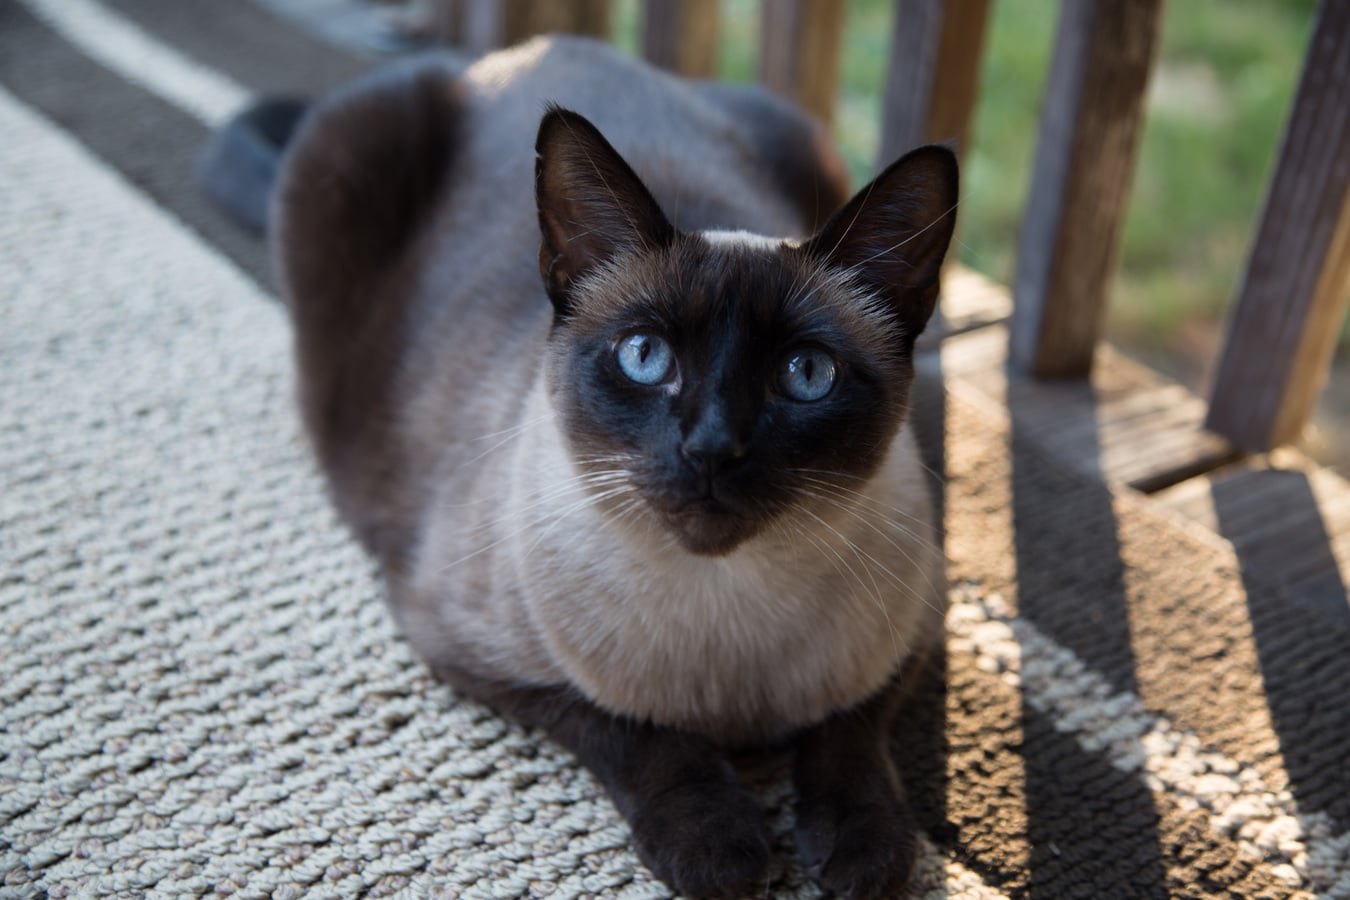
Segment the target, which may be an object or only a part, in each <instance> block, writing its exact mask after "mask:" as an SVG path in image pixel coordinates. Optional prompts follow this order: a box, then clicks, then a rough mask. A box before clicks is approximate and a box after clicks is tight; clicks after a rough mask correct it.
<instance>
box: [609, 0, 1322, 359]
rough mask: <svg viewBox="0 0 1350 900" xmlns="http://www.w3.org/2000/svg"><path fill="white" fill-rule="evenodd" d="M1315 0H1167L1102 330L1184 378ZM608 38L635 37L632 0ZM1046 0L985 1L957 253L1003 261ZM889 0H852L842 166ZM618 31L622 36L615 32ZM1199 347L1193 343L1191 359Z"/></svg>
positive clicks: (1241, 244) (875, 118)
mask: <svg viewBox="0 0 1350 900" xmlns="http://www.w3.org/2000/svg"><path fill="white" fill-rule="evenodd" d="M1314 6H1315V2H1314V0H1173V2H1172V3H1170V4H1168V6H1167V7H1166V13H1165V18H1164V22H1163V32H1162V41H1161V47H1160V50H1159V54H1158V61H1157V65H1156V66H1155V69H1154V73H1153V83H1152V85H1151V89H1150V93H1149V102H1148V109H1147V118H1146V122H1145V128H1144V133H1143V137H1142V144H1141V147H1140V154H1139V164H1138V170H1137V172H1136V175H1135V180H1134V185H1133V193H1132V195H1131V199H1130V205H1129V213H1128V217H1127V219H1126V222H1125V229H1124V235H1123V239H1122V247H1121V254H1120V261H1121V262H1120V270H1119V273H1118V275H1117V277H1116V279H1115V281H1114V283H1113V285H1112V289H1111V306H1110V315H1109V324H1108V332H1109V335H1110V336H1111V337H1112V339H1114V340H1116V341H1118V342H1120V343H1122V344H1124V345H1125V346H1126V347H1127V348H1130V349H1132V350H1134V351H1136V352H1139V353H1141V354H1143V355H1144V356H1146V357H1147V358H1149V359H1150V361H1152V362H1153V363H1154V364H1157V365H1161V366H1163V367H1164V368H1166V369H1169V370H1171V371H1173V372H1174V373H1176V374H1179V375H1183V376H1190V377H1191V378H1192V380H1194V379H1195V377H1196V376H1197V375H1198V373H1199V372H1201V371H1203V370H1204V369H1205V368H1206V367H1207V365H1208V363H1209V359H1208V358H1207V357H1208V356H1209V355H1212V353H1213V345H1214V342H1215V340H1216V337H1215V336H1216V335H1217V334H1218V332H1219V331H1220V329H1221V326H1222V321H1223V317H1224V315H1225V311H1226V309H1227V307H1228V304H1229V302H1230V300H1231V297H1232V295H1233V292H1234V290H1235V287H1236V284H1237V279H1238V278H1239V276H1240V274H1241V271H1242V266H1243V263H1244V260H1245V257H1246V253H1247V243H1248V240H1249V238H1250V234H1251V231H1252V227H1253V224H1254V221H1255V218H1256V215H1257V213H1258V211H1259V209H1260V205H1261V201H1262V197H1263V195H1264V190H1265V184H1266V181H1267V179H1268V177H1269V170H1270V166H1271V162H1272V160H1273V158H1274V154H1275V150H1276V148H1277V146H1278V141H1279V136H1280V133H1281V131H1282V129H1283V127H1284V120H1285V116H1286V115H1287V112H1288V106H1289V101H1290V98H1291V97H1292V95H1293V90H1294V87H1295V85H1296V83H1297V79H1298V75H1299V71H1300V66H1301V62H1302V57H1303V53H1304V51H1305V49H1306V43H1307V39H1308V34H1309V28H1310V25H1311V21H1312V13H1313V8H1314ZM758 8H759V4H758V3H755V2H753V0H724V2H723V33H722V47H721V49H720V53H721V66H720V72H719V74H720V76H721V77H723V78H728V79H732V80H737V81H749V80H752V79H753V78H754V77H755V70H756V49H755V43H756V18H757V14H758ZM618 9H619V15H618V16H617V23H618V31H619V43H620V45H621V46H628V47H629V48H630V49H631V48H634V47H635V46H636V38H635V37H634V35H635V31H636V23H637V18H638V12H637V3H636V2H635V0H621V2H620V3H619V5H618ZM1057 14H1058V4H1051V3H1042V2H1036V0H996V2H994V3H993V4H992V13H991V20H990V23H989V29H988V32H987V35H986V43H985V58H984V67H983V70H982V74H981V86H980V91H981V93H980V99H979V104H978V107H977V110H976V114H975V120H974V122H973V123H972V128H971V136H970V141H971V144H970V146H969V148H968V149H967V151H966V153H965V167H964V171H963V173H962V175H963V190H962V195H963V203H962V210H961V222H960V230H959V235H958V236H959V239H960V242H961V243H960V246H959V248H958V254H959V257H960V259H961V261H962V262H964V263H966V264H967V265H970V266H972V267H974V268H976V269H979V270H981V271H983V272H985V273H986V274H989V275H991V276H993V277H995V278H997V279H999V280H1002V281H1008V280H1010V279H1011V277H1012V274H1013V267H1014V264H1015V260H1014V255H1015V253H1016V248H1017V237H1018V228H1019V224H1020V221H1021V215H1022V209H1023V207H1024V205H1025V203H1026V195H1027V191H1028V188H1029V182H1030V177H1031V167H1032V160H1033V158H1034V155H1035V142H1036V132H1037V128H1038V125H1039V115H1040V105H1041V96H1042V94H1043V93H1044V89H1045V79H1046V74H1047V71H1048V69H1049V64H1050V54H1051V51H1052V47H1053V43H1054V31H1055V24H1056V17H1057ZM892 15H893V13H892V4H891V3H889V2H886V0H851V2H850V3H849V9H848V24H847V27H846V32H845V52H844V54H843V71H842V73H841V82H842V84H841V96H840V98H839V104H838V106H837V112H836V118H835V136H836V138H837V140H838V142H839V145H840V148H841V149H842V151H843V152H844V155H845V157H846V159H847V160H848V162H849V165H850V168H851V169H852V171H853V173H854V176H855V179H857V180H858V181H859V182H861V181H862V180H864V179H865V178H866V177H867V176H868V175H869V174H870V173H872V172H873V171H875V167H876V164H877V160H876V159H875V156H876V148H877V144H878V134H879V131H880V118H881V96H880V95H881V90H882V85H883V84H884V82H885V74H886V63H887V52H888V49H889V43H890V34H891V26H892ZM625 33H626V35H627V38H625ZM1197 354H1200V355H1203V356H1205V357H1206V358H1203V359H1201V358H1199V357H1198V356H1197Z"/></svg>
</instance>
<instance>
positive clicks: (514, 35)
mask: <svg viewBox="0 0 1350 900" xmlns="http://www.w3.org/2000/svg"><path fill="white" fill-rule="evenodd" d="M459 3H460V4H462V11H461V13H460V16H461V18H460V27H461V34H462V35H463V44H464V46H465V47H466V48H467V49H469V50H472V51H473V52H475V53H486V52H487V51H489V50H495V49H497V48H498V47H509V46H510V45H512V44H516V43H519V42H520V41H523V40H525V39H526V38H529V37H532V36H534V35H536V34H544V33H546V32H550V31H562V32H567V33H570V34H589V35H593V36H596V37H608V36H609V23H610V9H609V0H566V2H563V0H459Z"/></svg>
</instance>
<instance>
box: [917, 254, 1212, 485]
mask: <svg viewBox="0 0 1350 900" xmlns="http://www.w3.org/2000/svg"><path fill="white" fill-rule="evenodd" d="M1010 307H1011V300H1010V298H1009V297H1008V295H1007V289H1006V288H1003V287H1001V286H1000V285H997V284H995V283H994V282H991V281H989V280H988V279H985V278H983V277H981V276H979V275H976V274H975V273H972V272H969V270H963V269H956V270H955V271H954V272H950V273H948V277H947V279H946V281H945V282H944V293H943V310H944V321H943V322H941V323H939V325H938V326H937V327H936V328H935V329H934V335H933V337H932V338H929V340H928V341H927V342H923V343H921V344H920V351H921V352H920V359H919V363H918V365H919V368H920V371H923V372H925V373H926V374H927V375H928V376H930V377H936V376H940V377H942V378H945V379H947V380H949V381H952V380H954V381H957V382H959V383H960V384H961V385H962V386H963V387H964V388H966V389H969V390H971V391H974V392H975V393H976V394H978V395H980V396H982V397H983V398H984V399H985V401H986V402H992V403H996V404H999V405H1001V406H1004V407H1006V408H1007V409H1008V410H1009V412H1010V414H1011V416H1012V420H1013V423H1014V432H1015V434H1016V435H1017V437H1018V438H1019V439H1029V440H1033V441H1035V442H1036V443H1038V444H1041V445H1043V446H1044V447H1045V448H1046V449H1047V450H1048V451H1049V452H1051V453H1052V454H1053V455H1054V456H1055V458H1057V459H1060V460H1061V461H1063V462H1064V463H1066V464H1067V465H1070V466H1072V467H1073V468H1074V469H1076V470H1078V471H1084V472H1089V473H1092V474H1094V475H1099V476H1101V477H1103V478H1104V479H1105V480H1106V481H1108V482H1110V483H1112V484H1117V485H1124V486H1128V487H1133V488H1137V489H1141V490H1152V489H1155V488H1157V487H1160V486H1163V485H1166V484H1170V483H1173V482H1175V481H1177V480H1179V479H1182V478H1186V477H1189V476H1190V475H1192V474H1194V473H1197V472H1203V471H1207V470H1209V469H1212V468H1214V467H1216V466H1218V465H1221V464H1222V463H1223V462H1225V461H1227V460H1229V459H1231V458H1233V450H1232V448H1231V446H1230V445H1229V444H1228V443H1227V442H1226V441H1224V440H1223V439H1221V438H1219V437H1217V436H1215V435H1213V434H1210V433H1209V432H1206V431H1204V430H1203V429H1202V427H1201V423H1202V422H1203V420H1204V416H1205V405H1204V403H1203V401H1201V400H1200V399H1199V398H1197V397H1195V396H1194V395H1192V394H1191V393H1190V392H1189V391H1187V390H1186V389H1185V388H1184V387H1182V386H1181V385H1178V384H1176V383H1175V382H1172V381H1170V380H1168V379H1167V378H1164V377H1163V376H1161V375H1159V374H1158V373H1156V372H1154V371H1153V370H1151V369H1149V368H1148V367H1146V366H1144V365H1141V364H1140V363H1137V362H1135V361H1133V360H1131V359H1130V358H1128V357H1126V356H1124V355H1123V354H1121V353H1119V352H1117V351H1115V350H1112V349H1111V348H1110V347H1102V348H1100V349H1099V351H1098V358H1097V361H1096V365H1095V367H1094V371H1093V375H1092V378H1091V380H1090V381H1080V380H1037V379H1035V378H1031V377H1028V376H1025V375H1021V374H1019V373H1016V372H1010V371H1009V369H1008V366H1007V357H1008V334H1007V329H1006V327H1004V325H1002V324H1001V323H1000V318H1001V316H999V313H1000V312H1002V311H1005V310H1006V309H1008V308H1010ZM957 323H960V324H959V325H958V324H957ZM939 339H940V349H939V348H938V347H937V344H938V343H939Z"/></svg>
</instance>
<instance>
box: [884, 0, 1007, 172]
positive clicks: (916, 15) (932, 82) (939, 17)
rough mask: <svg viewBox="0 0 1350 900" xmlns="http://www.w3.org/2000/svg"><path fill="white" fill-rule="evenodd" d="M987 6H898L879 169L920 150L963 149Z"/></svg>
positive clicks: (929, 2) (948, 2) (976, 0)
mask: <svg viewBox="0 0 1350 900" xmlns="http://www.w3.org/2000/svg"><path fill="white" fill-rule="evenodd" d="M988 18H989V0H945V2H944V0H900V2H899V3H897V4H896V8H895V30H894V32H893V33H892V36H891V59H890V63H889V65H888V67H887V73H886V99H885V112H884V114H883V122H882V129H881V153H880V160H879V162H880V164H881V165H883V166H884V165H886V164H887V163H889V162H890V161H891V160H893V159H895V158H897V157H898V156H900V154H902V153H904V152H905V151H907V150H911V149H913V148H914V147H916V146H918V145H919V144H928V143H932V142H934V141H947V140H954V141H955V142H956V150H957V153H958V154H960V153H961V152H962V151H963V150H964V149H965V147H966V143H967V142H966V135H967V132H968V130H969V127H970V115H971V112H972V111H973V110H974V109H975V99H976V97H977V96H978V95H979V87H980V59H981V55H982V52H983V49H984V32H985V23H986V22H987V21H988Z"/></svg>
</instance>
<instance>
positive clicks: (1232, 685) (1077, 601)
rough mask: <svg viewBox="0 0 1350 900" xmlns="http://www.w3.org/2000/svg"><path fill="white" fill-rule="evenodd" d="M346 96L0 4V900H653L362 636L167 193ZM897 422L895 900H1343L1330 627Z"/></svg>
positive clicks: (1169, 533)
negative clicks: (909, 506)
mask: <svg viewBox="0 0 1350 900" xmlns="http://www.w3.org/2000/svg"><path fill="white" fill-rule="evenodd" d="M189 9H190V12H188V11H187V10H189ZM360 68H361V64H360V63H358V62H357V61H354V60H352V59H351V58H349V57H347V56H345V55H344V54H342V53H340V52H338V51H335V50H333V49H331V48H328V47H326V46H323V45H321V44H319V43H316V42H315V41H314V40H311V39H310V38H309V37H307V36H306V35H305V34H303V33H301V32H299V31H297V30H295V29H294V28H292V27H291V26H289V25H287V24H285V23H283V22H281V21H279V20H276V19H273V18H270V17H269V16H268V15H267V14H265V13H263V12H261V11H260V10H259V8H256V7H254V6H252V5H250V4H247V3H242V2H233V3H212V4H182V3H181V2H178V0H117V2H105V3H102V4H100V3H96V2H92V0H24V2H21V3H20V2H0V136H2V137H0V642H2V643H0V896H17V897H43V896H46V897H65V896H72V897H74V896H125V897H139V896H176V895H184V894H187V895H190V894H216V895H223V894H235V895H238V896H241V897H299V896H315V897H324V896H331V897H338V896H357V895H369V896H385V895H400V896H402V895H406V896H445V897H466V898H512V897H545V896H547V897H557V898H575V897H625V898H637V897H664V896H668V891H667V890H666V889H665V888H664V886H662V885H661V884H660V883H659V882H656V881H654V880H653V879H652V878H651V876H650V874H649V873H647V872H646V871H645V870H644V869H643V867H642V866H641V864H640V863H638V862H637V860H636V858H635V857H634V856H633V854H632V853H631V851H630V850H629V848H628V835H627V829H626V827H625V826H624V824H623V823H622V821H621V819H620V818H619V817H618V815H617V814H616V813H615V811H614V810H613V808H612V806H611V805H610V804H609V801H608V800H607V799H606V798H605V796H604V793H603V791H602V790H601V789H600V788H599V786H598V785H597V784H596V783H595V781H594V780H593V779H592V778H591V777H590V776H589V775H588V774H587V773H586V772H584V771H583V770H581V769H579V768H578V767H577V766H576V765H575V763H574V762H573V761H572V759H571V758H570V757H569V756H568V755H567V754H566V753H564V752H562V751H561V750H559V749H558V748H557V747H555V746H553V745H552V744H551V743H550V742H549V741H547V740H545V739H543V738H542V737H541V736H540V735H538V734H536V733H533V732H529V731H526V730H523V729H521V728H519V727H518V726H515V725H513V724H511V723H510V722H508V721H506V720H504V719H502V718H500V717H498V716H496V715H495V714H494V713H493V712H492V711H491V710H489V709H486V708H484V707H482V706H480V705H478V704H475V703H472V702H469V701H466V700H464V699H462V698H459V697H457V696H456V695H455V694H453V692H451V691H450V690H448V689H447V688H445V687H443V686H440V685H438V684H436V683H434V682H433V681H432V680H431V679H430V678H429V677H428V675H427V673H426V672H425V671H424V670H423V669H422V667H421V666H420V665H419V664H418V663H417V662H416V661H415V660H414V659H413V657H412V655H411V654H410V652H409V651H408V649H407V647H406V645H405V644H404V643H403V642H402V641H401V640H400V639H399V638H398V636H397V635H396V634H395V633H394V631H393V629H392V627H391V625H390V622H389V618H388V616H387V615H386V614H385V611H384V608H383V605H382V600H381V597H380V591H379V587H378V585H377V583H376V581H375V579H374V577H373V572H372V568H371V566H370V564H369V563H368V561H367V560H366V559H365V558H364V557H363V556H362V555H361V553H360V552H359V551H358V550H357V548H356V547H355V546H354V544H353V543H352V542H351V540H349V539H348V537H347V536H346V534H345V533H344V532H343V530H342V529H341V528H340V527H339V526H338V524H337V523H336V521H335V519H334V516H333V514H332V513H331V512H330V510H329V508H328V505H327V503H326V501H325V499H324V496H323V492H322V487H321V484H320V483H319V480H318V479H317V477H316V475H315V474H314V471H313V468H312V465H311V463H310V461H309V459H308V456H307V452H306V449H305V446H304V443H303V441H302V439H301V436H300V434H299V432H298V428H297V423H296V417H295V415H294V411H293V409H292V403H291V391H292V384H291V377H290V365H289V360H288V350H289V335H288V332H287V326H286V323H285V320H284V317H283V316H282V314H281V311H280V309H279V308H278V306H277V304H276V303H275V302H274V300H273V299H272V298H271V297H270V292H271V291H270V287H269V285H270V279H269V276H268V274H267V266H266V262H265V254H264V252H263V250H262V248H261V246H260V245H258V244H257V243H256V242H253V241H251V240H250V239H248V238H247V237H246V236H244V235H241V234H239V233H238V232H237V231H235V230H234V229H233V228H232V227H230V226H229V225H228V224H226V223H224V222H223V221H221V220H220V219H218V218H217V217H215V215H214V213H213V212H212V211H211V210H210V209H209V208H207V207H206V205H205V204H204V203H203V202H202V201H201V200H200V199H198V198H197V196H196V194H195V193H194V192H193V190H192V189H191V185H190V167H191V164H192V160H193V157H194V155H195V153H196V152H197V150H198V148H199V147H200V145H201V143H202V141H203V140H204V138H205V135H206V133H207V131H208V129H209V128H210V127H211V125H212V124H214V123H216V122H218V121H220V119H221V118H222V117H223V116H225V115H228V114H229V113H230V112H231V111H233V109H235V108H237V106H238V105H240V104H242V103H243V102H245V101H246V99H247V97H248V96H249V95H250V94H251V93H254V92H257V91H261V90H277V89H283V90H292V91H313V90H316V89H318V88H320V87H322V86H323V85H325V84H329V83H332V82H333V81H334V80H336V79H339V78H341V77H345V76H346V75H349V74H350V73H352V72H354V71H357V70H359V69H360ZM928 368H929V369H930V370H936V369H937V368H938V367H937V365H936V362H935V361H934V360H930V361H929V365H928ZM921 394H922V396H921V398H920V400H921V403H920V410H919V412H918V419H919V424H920V425H921V426H922V431H923V432H924V435H925V437H926V443H927V445H928V447H929V448H930V454H931V457H932V459H931V462H932V463H933V465H934V466H935V467H936V468H940V469H941V470H942V471H943V472H944V473H945V475H946V491H945V497H944V507H945V524H946V530H947V549H948V554H949V556H950V557H951V580H952V585H953V588H952V601H953V604H952V613H951V616H950V620H949V625H950V635H951V636H950V640H949V642H948V646H947V652H946V654H945V659H944V660H943V664H942V666H941V667H940V669H939V671H937V672H936V673H934V675H933V677H931V678H930V679H929V682H928V684H927V686H926V688H925V690H924V691H923V692H921V696H920V697H919V699H918V701H917V702H916V703H915V704H914V706H913V708H912V709H910V710H909V711H908V712H907V714H906V715H905V717H904V718H903V719H902V721H901V723H900V726H899V728H898V729H897V733H896V735H895V744H894V746H895V753H896V757H897V760H898V762H899V764H900V765H901V767H902V769H903V770H904V771H905V772H906V774H907V781H908V784H909V786H910V790H911V793H912V795H913V797H914V799H915V802H916V804H917V806H918V807H919V809H920V811H921V815H922V817H923V820H924V824H925V826H926V832H927V838H926V843H925V846H924V850H923V858H922V863H921V871H920V874H919V878H918V883H917V885H916V896H924V897H933V898H937V897H953V898H1000V897H1008V898H1021V897H1040V898H1050V897H1054V898H1058V897H1084V898H1088V897H1122V898H1135V897H1165V896H1176V897H1207V896H1225V897H1261V898H1277V897H1312V896H1326V897H1350V862H1348V860H1350V789H1348V788H1350V699H1348V698H1350V652H1348V651H1350V624H1348V623H1347V618H1350V616H1348V615H1347V614H1346V611H1345V610H1337V609H1333V608H1328V607H1326V606H1325V605H1323V606H1318V607H1315V608H1314V607H1312V606H1310V605H1303V604H1300V603H1299V602H1298V601H1297V600H1295V599H1293V598H1291V597H1290V596H1287V595H1286V594H1285V593H1283V592H1282V591H1281V590H1280V589H1279V588H1278V586H1276V585H1273V584H1269V583H1266V582H1265V581H1263V579H1262V575H1261V573H1260V572H1259V571H1248V570H1244V569H1243V568H1242V567H1240V566H1239V565H1238V563H1237V561H1236V560H1235V559H1234V557H1233V555H1232V553H1231V551H1230V550H1229V548H1228V546H1227V545H1226V544H1225V543H1223V542H1221V541H1219V540H1218V539H1216V538H1214V537H1213V536H1212V535H1208V534H1207V533H1204V532H1201V531H1199V530H1196V529H1193V528H1190V527H1188V526H1186V525H1184V524H1182V523H1179V522H1177V521H1173V520H1171V519H1168V518H1166V517H1164V516H1163V515H1161V514H1160V513H1159V512H1158V511H1157V510H1156V509H1155V508H1154V507H1153V506H1151V505H1150V504H1149V502H1148V501H1147V500H1146V499H1145V498H1142V497H1139V496H1133V495H1124V494H1113V493H1112V492H1110V491H1108V490H1106V489H1105V488H1103V487H1102V486H1101V485H1099V484H1097V483H1095V482H1094V481H1092V480H1090V479H1087V478H1084V477H1079V476H1077V475H1074V474H1072V473H1069V472H1066V471H1064V470H1063V469H1062V467H1060V466H1057V465H1056V464H1054V463H1053V462H1051V461H1050V459H1049V458H1048V457H1046V456H1043V455H1041V454H1040V453H1039V452H1038V451H1037V449H1036V447H1035V446H1034V442H1033V441H1031V440H1030V439H1029V438H1028V437H1027V436H1026V435H1025V434H1023V433H1022V432H1021V431H1019V428H1018V415H1017V409H1016V408H1015V405H1014V408H1013V409H1011V410H1009V409H1007V408H1005V407H1004V406H1003V405H1001V404H991V403H989V402H988V401H986V400H982V399H981V398H980V396H979V395H977V394H975V393H974V392H968V391H965V390H963V389H962V387H961V385H960V383H959V381H954V382H953V383H952V384H949V385H947V386H945V388H944V386H943V385H941V384H940V383H938V382H937V381H936V380H933V379H930V380H929V382H928V383H927V384H926V385H925V387H924V390H923V391H922V392H921ZM749 774H750V777H751V779H752V780H753V782H754V784H755V785H756V786H757V790H758V791H759V792H760V793H761V794H762V796H763V797H764V799H765V802H766V804H767V806H768V807H769V810H770V815H771V816H772V821H773V823H774V827H775V830H776V834H777V835H778V838H779V843H780V844H781V846H780V848H779V853H778V855H777V862H776V868H775V869H774V870H773V871H772V872H771V873H770V876H769V878H768V880H767V881H766V883H765V885H764V887H763V890H762V891H761V892H760V894H759V895H760V896H763V897H803V898H805V897H814V896H817V895H818V891H817V889H816V888H814V887H813V886H812V885H811V884H810V883H809V881H808V880H806V879H805V878H804V877H803V876H802V874H801V873H800V872H799V871H798V870H797V869H796V868H795V866H794V864H793V863H792V861H791V860H792V853H791V850H790V843H791V842H790V837H789V833H790V828H791V796H790V793H789V792H788V790H787V788H786V787H785V784H784V781H783V779H782V774H783V773H782V770H781V764H779V763H777V762H776V761H774V760H771V759H770V760H766V761H759V762H756V763H755V764H754V766H753V768H752V771H751V772H750V773H749Z"/></svg>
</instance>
